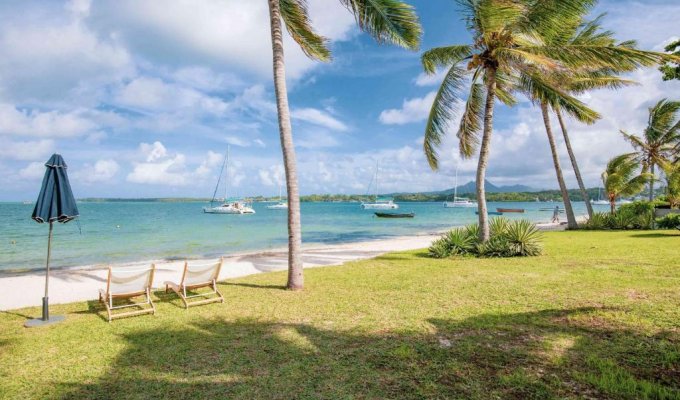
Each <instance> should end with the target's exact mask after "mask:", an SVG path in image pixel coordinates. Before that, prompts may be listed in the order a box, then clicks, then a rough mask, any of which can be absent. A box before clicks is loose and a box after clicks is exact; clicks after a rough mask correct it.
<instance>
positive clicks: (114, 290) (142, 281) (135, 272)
mask: <svg viewBox="0 0 680 400" xmlns="http://www.w3.org/2000/svg"><path fill="white" fill-rule="evenodd" d="M155 270H156V266H155V265H154V264H151V267H149V268H141V269H140V268H136V269H130V268H115V269H114V268H111V267H109V275H108V278H107V279H106V289H99V301H100V302H102V303H104V305H105V306H106V313H107V314H108V319H109V322H111V320H113V319H115V318H122V317H130V316H133V315H140V314H155V313H156V307H155V306H154V304H153V301H152V300H151V288H152V286H153V275H154V272H155ZM139 296H144V297H145V301H144V302H131V303H128V304H122V305H117V306H114V304H113V301H114V300H116V299H131V298H133V297H139ZM145 306H149V307H145ZM128 307H136V308H141V309H138V310H134V311H128V312H122V313H116V314H114V313H113V310H117V309H121V308H128Z"/></svg>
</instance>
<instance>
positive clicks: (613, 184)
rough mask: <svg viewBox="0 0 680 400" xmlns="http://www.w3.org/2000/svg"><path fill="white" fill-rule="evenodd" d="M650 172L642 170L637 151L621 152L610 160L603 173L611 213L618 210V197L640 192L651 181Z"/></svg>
mask: <svg viewBox="0 0 680 400" xmlns="http://www.w3.org/2000/svg"><path fill="white" fill-rule="evenodd" d="M650 175H651V174H649V173H647V172H644V170H643V171H642V172H640V164H639V163H638V160H637V155H636V154H635V153H627V154H621V155H620V156H616V157H614V158H612V159H611V160H609V162H608V163H607V168H606V169H605V171H604V172H603V173H602V183H603V185H604V191H605V193H606V194H607V197H608V199H609V204H610V206H611V213H612V214H614V213H615V211H616V199H618V198H619V197H621V196H623V197H630V196H634V195H636V194H638V193H640V192H641V191H642V190H643V189H644V187H645V183H646V182H647V181H649V178H650Z"/></svg>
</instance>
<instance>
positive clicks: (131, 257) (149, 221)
mask: <svg viewBox="0 0 680 400" xmlns="http://www.w3.org/2000/svg"><path fill="white" fill-rule="evenodd" d="M557 204H559V205H560V207H561V206H562V205H561V203H539V202H531V203H489V210H495V208H496V207H503V208H524V209H526V213H524V214H505V216H507V217H508V218H526V219H529V220H532V221H536V222H539V221H548V220H550V217H551V216H552V212H550V211H539V209H540V208H550V207H555V205H557ZM204 205H205V203H201V202H183V203H161V202H110V203H109V202H103V203H80V204H78V208H79V210H80V215H81V216H80V218H79V222H80V229H79V226H78V224H77V223H76V222H69V223H67V224H56V225H55V228H54V240H53V251H52V260H53V262H52V265H53V266H54V267H71V266H81V265H89V264H107V263H121V262H129V261H141V260H152V259H182V258H200V257H213V256H218V255H223V254H225V255H228V254H233V253H242V252H246V251H259V250H268V249H274V248H281V247H283V246H285V245H286V240H287V231H286V211H285V210H269V209H267V208H266V206H267V205H268V204H267V203H255V204H254V208H255V210H256V214H252V215H217V214H204V213H203V212H202V211H201V208H202V207H203V206H204ZM573 205H574V208H575V212H576V214H577V215H583V214H585V212H586V211H585V205H584V203H574V204H573ZM596 207H597V206H596ZM598 208H600V207H598ZM601 208H602V210H603V211H604V210H606V209H607V206H603V207H602V206H601ZM32 211H33V205H25V204H21V203H0V271H8V270H26V269H39V268H44V263H45V255H46V245H47V233H48V228H47V224H38V223H36V222H34V221H32V220H31V219H30V216H31V212H32ZM474 211H475V209H474V208H470V209H465V208H444V207H443V206H442V204H441V203H401V204H400V209H399V212H415V213H416V217H415V218H413V219H381V218H375V217H374V216H373V211H371V210H362V209H361V207H360V206H359V204H358V203H302V229H303V234H302V236H303V242H304V243H339V242H352V241H362V240H370V239H380V238H389V237H394V236H403V235H412V234H419V233H427V232H434V231H438V230H442V229H446V228H449V227H452V226H456V225H464V224H467V223H471V222H474V221H476V219H477V216H476V215H475V212H474ZM562 218H564V217H562Z"/></svg>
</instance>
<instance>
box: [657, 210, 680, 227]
mask: <svg viewBox="0 0 680 400" xmlns="http://www.w3.org/2000/svg"><path fill="white" fill-rule="evenodd" d="M656 226H657V227H658V228H661V229H675V228H677V227H680V214H668V215H666V216H665V217H661V218H657V219H656Z"/></svg>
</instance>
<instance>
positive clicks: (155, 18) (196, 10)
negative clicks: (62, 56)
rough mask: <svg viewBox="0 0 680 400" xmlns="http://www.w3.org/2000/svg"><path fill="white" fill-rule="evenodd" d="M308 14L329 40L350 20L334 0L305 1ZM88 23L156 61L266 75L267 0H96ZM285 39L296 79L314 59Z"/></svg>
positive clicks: (340, 36)
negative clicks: (188, 61)
mask: <svg viewBox="0 0 680 400" xmlns="http://www.w3.org/2000/svg"><path fill="white" fill-rule="evenodd" d="M310 16H311V18H312V22H313V24H314V26H315V27H316V28H317V29H318V30H319V33H321V34H322V35H324V36H326V37H328V38H329V39H331V40H346V39H347V38H348V37H349V34H350V31H351V29H352V28H353V27H354V24H355V23H354V19H353V17H352V15H351V14H350V13H349V12H348V11H347V10H346V9H344V8H343V7H342V6H341V5H340V4H339V3H338V2H332V3H329V2H328V1H327V0H313V1H310ZM225 21H226V22H225ZM87 23H88V26H90V27H91V28H92V29H96V30H98V31H99V32H100V34H101V35H104V36H108V35H111V34H113V33H115V35H116V37H117V38H119V39H120V40H121V41H123V42H125V43H126V44H127V45H128V46H129V47H130V48H132V49H134V51H135V52H137V53H139V54H142V55H143V56H144V57H145V58H147V59H150V60H153V61H154V62H157V63H161V64H167V65H183V64H184V63H185V62H186V60H193V62H194V63H200V64H203V65H206V64H207V65H219V66H223V67H224V66H227V65H228V66H233V67H236V68H239V69H241V70H242V71H247V72H249V73H255V74H257V75H259V76H266V77H269V76H270V75H271V39H270V28H269V13H268V9H267V3H266V2H259V1H222V0H206V1H203V2H202V3H201V6H200V7H197V6H196V4H195V3H194V2H191V1H187V0H184V1H173V2H157V1H153V0H143V1H140V0H121V1H116V2H115V3H108V2H96V3H93V4H92V7H91V12H90V18H88V19H87ZM284 41H285V47H286V70H287V73H288V75H289V78H291V79H297V78H299V77H301V76H302V75H303V74H304V73H305V72H306V71H309V70H310V69H311V68H313V67H314V66H315V65H317V64H318V63H316V62H314V61H312V60H310V59H308V58H307V57H306V56H305V55H304V54H303V53H302V51H301V50H300V49H299V46H298V45H297V44H296V43H294V42H293V41H292V39H290V37H289V35H288V34H286V35H285V39H284Z"/></svg>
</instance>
